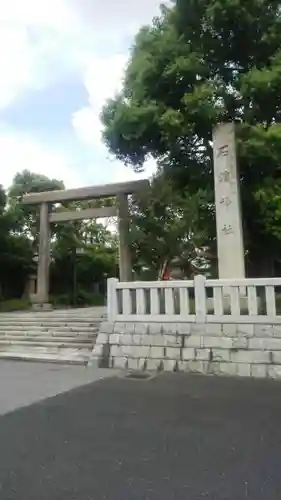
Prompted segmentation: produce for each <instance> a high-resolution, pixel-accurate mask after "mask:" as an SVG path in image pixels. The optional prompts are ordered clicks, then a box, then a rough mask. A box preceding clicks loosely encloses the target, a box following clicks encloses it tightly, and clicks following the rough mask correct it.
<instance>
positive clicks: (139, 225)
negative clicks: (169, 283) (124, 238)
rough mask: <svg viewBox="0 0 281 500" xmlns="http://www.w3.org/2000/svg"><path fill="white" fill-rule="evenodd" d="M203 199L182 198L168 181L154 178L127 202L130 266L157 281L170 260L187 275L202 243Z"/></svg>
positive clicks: (194, 196) (195, 197)
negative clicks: (131, 256)
mask: <svg viewBox="0 0 281 500" xmlns="http://www.w3.org/2000/svg"><path fill="white" fill-rule="evenodd" d="M204 203H205V196H204V193H203V192H202V193H201V192H200V191H199V192H198V193H197V194H196V195H193V196H192V197H191V196H186V195H184V194H182V193H180V192H175V190H174V189H173V185H172V183H171V182H169V181H167V180H166V179H165V178H164V177H163V176H160V175H158V176H156V177H155V178H154V179H153V180H152V182H151V185H150V186H149V187H148V188H147V189H145V190H142V191H141V192H140V193H138V194H137V195H135V196H133V197H132V198H131V200H130V204H129V208H130V218H131V231H130V238H131V247H132V251H133V252H132V253H133V260H134V267H135V269H136V271H137V273H138V274H140V273H141V272H142V270H143V269H146V270H148V271H149V274H150V276H152V277H154V279H157V276H159V275H160V271H161V269H162V268H163V266H164V265H165V263H167V264H168V265H169V264H171V263H172V262H173V261H174V259H176V260H177V261H178V262H179V265H180V267H181V268H182V270H183V271H184V272H185V274H187V275H190V274H191V273H192V270H193V263H194V260H196V257H197V251H198V248H200V247H201V246H202V244H203V243H204V242H205V241H206V239H207V236H206V233H205V228H204V223H203V222H204V219H200V215H201V214H202V213H203V212H204Z"/></svg>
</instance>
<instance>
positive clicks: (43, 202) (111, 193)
mask: <svg viewBox="0 0 281 500" xmlns="http://www.w3.org/2000/svg"><path fill="white" fill-rule="evenodd" d="M148 185H149V181H148V180H138V181H132V182H122V183H117V184H105V185H102V186H89V187H84V188H77V189H67V190H59V191H45V192H42V193H29V194H27V195H25V196H24V197H23V200H22V201H23V203H24V204H26V205H40V231H39V249H38V268H37V291H36V294H35V295H34V296H33V298H32V302H33V304H34V306H35V307H36V308H38V309H49V308H50V304H49V267H50V236H51V232H50V225H51V223H57V222H65V221H71V220H83V219H97V218H101V217H114V216H117V217H118V230H119V274H120V280H121V281H130V280H131V279H132V265H131V256H130V248H129V245H128V232H129V215H128V195H130V194H133V193H136V192H137V191H139V190H141V189H143V188H145V187H147V186H148ZM111 197H115V200H116V203H115V204H114V205H112V206H109V207H101V208H87V209H85V210H78V211H71V210H68V211H67V210H65V211H62V212H52V211H51V210H50V207H51V205H52V204H54V203H62V202H69V201H80V200H91V199H101V198H111Z"/></svg>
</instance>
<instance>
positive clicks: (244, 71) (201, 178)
mask: <svg viewBox="0 0 281 500" xmlns="http://www.w3.org/2000/svg"><path fill="white" fill-rule="evenodd" d="M280 6H281V4H280V2H279V1H276V0H249V1H247V2H246V3H245V2H244V1H243V0H235V1H233V0H200V1H198V0H189V1H188V2H187V1H185V0H178V1H177V3H176V5H174V6H173V7H172V8H171V9H168V8H162V10H161V12H160V14H159V16H158V17H157V18H155V19H154V21H153V23H152V25H151V26H148V27H145V28H143V29H141V30H140V32H139V33H138V35H137V36H136V39H135V43H134V46H133V47H132V51H131V58H130V61H129V64H128V66H127V70H126V73H125V79H124V84H123V89H122V91H121V93H120V94H119V95H117V96H116V97H115V98H114V99H111V100H109V101H108V102H107V104H106V105H105V107H104V110H103V113H102V120H103V123H104V127H105V129H104V140H105V143H106V145H107V147H108V148H109V150H110V152H111V153H113V154H114V155H115V156H116V157H117V158H118V159H120V160H122V161H124V162H125V163H126V164H128V165H131V166H132V167H133V168H134V169H135V170H140V169H142V168H143V164H144V162H145V160H146V159H147V158H149V157H153V158H155V159H156V160H157V163H158V166H159V169H160V170H161V171H163V172H164V173H165V175H166V176H168V177H169V178H171V179H172V181H173V183H174V186H175V189H177V190H179V191H181V192H186V193H189V194H190V195H194V194H195V193H197V192H198V190H199V189H201V190H202V191H203V192H204V193H205V195H206V202H207V203H206V204H205V205H206V206H209V207H210V203H212V204H213V200H214V194H213V178H212V177H213V171H212V146H211V132H212V127H213V125H214V124H216V123H218V122H221V121H229V120H234V121H235V122H236V123H237V147H238V159H239V166H240V183H241V196H242V206H243V214H244V216H243V222H244V234H245V244H246V248H247V250H248V255H249V263H250V264H252V268H251V269H250V272H252V273H255V274H271V273H272V271H273V269H272V267H273V263H274V260H275V259H277V258H279V255H280V249H281V245H280V243H281V240H280V238H281V235H280V229H279V228H280V223H281V210H280V199H281V198H280V197H281V175H280V169H281V146H280V145H281V91H280V89H281V70H280V68H281V49H280V47H281V29H280V28H281V9H280ZM272 198H273V199H274V201H273V200H272ZM213 213H214V211H213ZM208 220H209V219H208ZM207 229H208V232H209V235H210V237H214V225H213V224H211V225H210V226H209V227H208V228H207ZM265 249H266V251H265Z"/></svg>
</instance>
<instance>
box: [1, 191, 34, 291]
mask: <svg viewBox="0 0 281 500" xmlns="http://www.w3.org/2000/svg"><path fill="white" fill-rule="evenodd" d="M31 269H32V249H31V242H30V240H29V239H28V238H27V237H26V236H25V235H24V234H19V233H14V231H13V217H11V214H10V212H9V211H8V210H7V197H6V193H5V191H4V189H3V188H2V186H0V300H1V299H5V298H11V297H21V295H22V294H23V292H24V289H25V285H26V280H27V276H28V274H29V273H30V271H31Z"/></svg>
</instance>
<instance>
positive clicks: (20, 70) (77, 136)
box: [0, 0, 160, 187]
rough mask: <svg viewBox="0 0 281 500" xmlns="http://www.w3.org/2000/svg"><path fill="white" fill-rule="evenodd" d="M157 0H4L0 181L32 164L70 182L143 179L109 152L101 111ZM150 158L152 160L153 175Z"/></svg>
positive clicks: (0, 57) (0, 29)
mask: <svg viewBox="0 0 281 500" xmlns="http://www.w3.org/2000/svg"><path fill="white" fill-rule="evenodd" d="M159 3H160V2H159V1H158V0H143V1H142V2H132V0H119V2H116V3H113V2H112V1H109V0H104V1H103V2H100V1H99V0H48V2H43V1H38V0H9V2H7V3H5V2H3V3H2V4H1V6H0V70H1V79H0V157H1V165H2V167H1V170H0V171H1V176H0V184H1V183H2V184H3V185H4V186H5V187H8V186H9V185H10V183H11V182H12V179H13V176H14V175H15V173H16V172H18V171H20V170H22V169H24V168H28V169H30V170H32V171H35V172H40V173H43V174H45V175H48V176H50V177H55V178H58V179H62V180H63V181H64V182H65V185H66V187H74V186H83V185H88V184H101V183H103V182H116V181H126V180H129V179H132V178H138V177H140V176H136V174H134V173H133V172H132V171H131V170H130V169H129V168H127V167H125V166H124V165H122V163H120V162H117V161H115V160H114V159H113V158H110V157H109V154H108V152H107V151H106V149H105V147H104V145H103V144H102V142H101V124H100V121H99V113H100V110H101V107H102V105H103V103H104V101H105V100H106V99H107V98H108V97H110V96H112V95H113V94H114V92H115V91H116V90H118V88H120V82H121V78H122V75H123V71H124V66H125V64H126V61H127V58H128V51H129V47H130V44H131V42H132V41H133V38H134V35H135V33H136V32H137V31H138V29H139V28H140V26H142V25H143V24H145V23H148V22H150V21H151V19H152V17H153V16H154V15H156V14H157V12H158V9H159ZM153 169H154V165H153V163H149V164H148V165H147V169H146V173H144V174H141V177H146V176H149V175H150V174H151V172H152V171H153Z"/></svg>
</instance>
